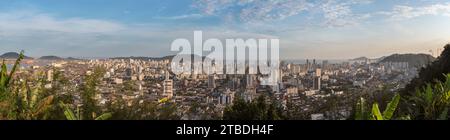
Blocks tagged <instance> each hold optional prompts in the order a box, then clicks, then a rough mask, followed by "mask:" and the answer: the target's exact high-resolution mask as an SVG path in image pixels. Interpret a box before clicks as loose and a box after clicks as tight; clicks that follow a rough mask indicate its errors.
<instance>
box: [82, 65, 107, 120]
mask: <svg viewBox="0 0 450 140" xmlns="http://www.w3.org/2000/svg"><path fill="white" fill-rule="evenodd" d="M104 73H105V70H104V69H103V68H101V67H96V68H95V69H94V72H93V73H92V74H91V75H87V76H86V77H85V79H84V83H83V84H82V85H81V88H80V92H81V93H80V95H81V100H82V103H83V106H82V110H83V111H82V113H81V115H82V116H83V118H85V119H90V120H93V119H95V117H96V115H95V114H96V113H98V111H99V110H100V109H99V108H98V106H97V101H96V100H95V97H96V95H97V94H99V91H97V86H98V84H99V83H100V82H101V78H102V77H103V75H104Z"/></svg>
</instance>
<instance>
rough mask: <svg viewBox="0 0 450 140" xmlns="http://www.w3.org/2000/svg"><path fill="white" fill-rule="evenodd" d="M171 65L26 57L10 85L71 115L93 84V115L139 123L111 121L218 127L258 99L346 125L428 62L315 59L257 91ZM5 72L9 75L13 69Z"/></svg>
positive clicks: (165, 61)
mask: <svg viewBox="0 0 450 140" xmlns="http://www.w3.org/2000/svg"><path fill="white" fill-rule="evenodd" d="M19 57H20V54H18V53H7V54H5V55H3V57H2V58H3V59H6V63H7V64H8V63H9V64H13V63H14V62H15V60H16V59H17V58H19ZM414 57H415V58H420V59H422V60H423V61H422V62H423V63H417V62H420V61H409V62H408V60H407V59H411V58H414ZM170 58H171V57H164V58H147V57H129V58H109V59H75V58H67V59H66V58H60V57H57V56H44V57H41V58H38V59H34V58H31V57H26V56H25V57H24V60H23V61H22V65H20V68H19V69H18V70H17V71H16V75H15V76H14V77H16V78H17V80H16V81H15V82H22V81H26V80H27V79H30V78H35V79H39V77H41V79H42V80H33V79H31V80H28V82H27V83H28V84H29V85H30V86H32V87H37V86H41V87H43V88H44V89H47V90H56V91H57V92H54V94H56V95H55V96H68V97H69V100H70V102H71V103H72V104H71V107H72V108H76V107H77V106H78V107H82V106H85V105H83V103H86V102H85V101H83V100H86V99H85V98H84V97H83V95H82V94H86V93H85V91H82V90H79V89H82V87H83V86H85V85H87V83H88V82H89V81H88V80H89V79H88V77H95V78H98V79H96V80H98V81H96V82H97V83H94V84H95V87H94V89H93V90H94V92H93V93H94V94H93V96H94V97H93V103H94V105H95V106H98V109H99V110H106V111H108V108H110V107H111V106H114V105H119V106H121V109H124V108H130V111H131V112H135V113H138V114H139V113H141V115H143V117H142V116H141V117H137V118H126V117H125V118H116V119H181V120H205V119H222V118H224V111H225V110H226V108H227V107H231V106H233V104H234V103H235V100H238V99H240V100H243V101H245V102H250V103H251V102H254V101H255V100H257V99H258V97H264V98H266V99H269V100H265V102H266V103H268V104H271V105H273V106H274V107H275V108H277V110H279V112H280V116H284V118H279V119H305V120H310V119H312V120H346V119H349V118H351V117H352V116H351V115H352V112H353V108H354V106H355V103H356V100H357V99H358V98H359V97H371V98H375V99H378V98H381V96H386V95H387V96H388V97H390V96H392V95H393V94H394V93H396V92H398V91H399V90H400V89H402V88H404V87H405V85H406V84H408V83H409V82H410V81H411V80H412V79H413V78H415V77H416V76H417V75H418V71H419V70H420V68H422V67H425V66H427V65H428V64H429V63H430V62H432V61H434V60H435V58H434V57H433V56H431V55H425V54H417V55H413V54H407V55H399V54H396V55H392V56H389V57H382V58H377V59H369V58H365V57H362V58H356V59H351V60H345V61H342V62H335V63H330V62H329V61H328V60H322V61H321V62H318V61H316V60H315V59H308V60H306V62H304V63H287V62H284V61H283V62H282V65H281V67H280V69H281V75H282V77H283V78H282V81H281V82H279V83H278V85H276V86H264V85H260V84H259V80H258V79H259V76H260V75H257V74H255V75H250V74H244V75H227V74H222V75H217V74H213V75H206V74H199V75H193V74H180V75H175V74H173V73H172V72H171V70H170V63H171V59H170ZM410 63H412V64H410ZM9 66H10V67H9V69H11V66H12V65H9ZM42 81H43V82H42ZM19 85H20V84H19ZM43 91H45V90H43ZM40 94H46V93H40ZM69 95H70V96H69ZM374 96H378V97H374ZM144 103H149V104H154V105H156V106H162V107H163V108H166V107H168V108H170V109H171V111H172V112H171V113H172V114H171V115H172V117H169V118H157V117H156V118H155V117H154V116H151V117H148V116H146V115H145V113H142V112H138V111H141V110H140V108H133V106H136V104H138V106H139V104H144ZM100 112H102V111H100ZM156 112H157V113H158V111H156ZM147 113H148V112H147ZM159 113H160V112H159ZM132 114H133V113H132ZM53 119H55V118H53ZM243 119H245V118H243Z"/></svg>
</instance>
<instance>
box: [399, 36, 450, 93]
mask: <svg viewBox="0 0 450 140" xmlns="http://www.w3.org/2000/svg"><path fill="white" fill-rule="evenodd" d="M443 73H444V74H446V73H450V44H447V45H446V46H445V47H444V51H443V52H442V54H441V56H439V57H438V59H437V60H436V61H434V62H433V63H431V64H429V65H428V66H427V67H424V68H422V69H421V70H420V72H419V75H418V77H416V78H414V79H413V80H412V81H411V82H410V83H409V84H408V85H407V86H406V87H405V88H404V89H403V91H402V92H401V93H402V94H403V95H404V96H414V94H415V92H416V90H417V89H419V88H421V87H425V86H426V85H427V84H434V83H436V82H438V81H440V82H444V81H445V80H446V78H445V76H444V75H442V74H443Z"/></svg>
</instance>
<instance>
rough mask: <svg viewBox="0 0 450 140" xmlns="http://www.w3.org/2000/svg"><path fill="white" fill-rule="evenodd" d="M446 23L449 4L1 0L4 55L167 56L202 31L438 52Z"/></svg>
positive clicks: (343, 51)
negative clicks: (178, 43) (174, 44)
mask: <svg viewBox="0 0 450 140" xmlns="http://www.w3.org/2000/svg"><path fill="white" fill-rule="evenodd" d="M449 25H450V0H1V1H0V53H4V52H10V51H16V52H17V51H20V50H25V52H26V55H28V56H33V57H39V56H45V55H57V56H62V57H115V56H152V57H161V56H166V55H172V54H176V53H177V52H171V51H170V45H171V43H172V42H173V41H174V40H176V39H179V38H186V39H189V40H191V41H193V33H194V31H203V38H204V39H209V38H218V39H221V40H225V39H236V38H242V39H250V38H255V39H259V38H264V39H280V48H281V50H280V56H281V57H282V58H283V59H306V58H309V59H312V58H316V59H350V58H356V57H360V56H366V57H371V58H375V57H381V56H386V55H390V54H394V53H428V54H431V53H430V50H433V52H435V51H437V50H438V49H439V48H442V47H443V46H444V45H445V44H447V43H449V42H450V28H449ZM223 42H225V41H223Z"/></svg>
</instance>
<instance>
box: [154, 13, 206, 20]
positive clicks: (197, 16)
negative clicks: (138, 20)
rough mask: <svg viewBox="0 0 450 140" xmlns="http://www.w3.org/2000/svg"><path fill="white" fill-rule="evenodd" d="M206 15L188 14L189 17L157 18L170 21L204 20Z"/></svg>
mask: <svg viewBox="0 0 450 140" xmlns="http://www.w3.org/2000/svg"><path fill="white" fill-rule="evenodd" d="M202 17H204V15H202V14H187V15H179V16H171V17H167V16H166V17H156V19H169V20H179V19H198V18H202Z"/></svg>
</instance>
